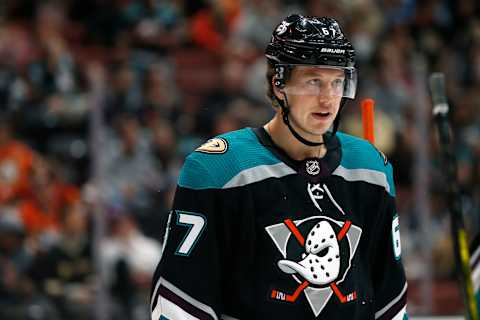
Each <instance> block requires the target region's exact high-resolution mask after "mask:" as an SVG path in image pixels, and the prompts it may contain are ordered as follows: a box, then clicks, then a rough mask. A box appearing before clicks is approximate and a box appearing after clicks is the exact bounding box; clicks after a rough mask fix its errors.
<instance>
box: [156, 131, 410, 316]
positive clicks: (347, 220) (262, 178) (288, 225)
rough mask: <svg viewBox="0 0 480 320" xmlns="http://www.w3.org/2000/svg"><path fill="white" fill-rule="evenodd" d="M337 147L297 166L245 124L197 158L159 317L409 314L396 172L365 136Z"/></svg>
mask: <svg viewBox="0 0 480 320" xmlns="http://www.w3.org/2000/svg"><path fill="white" fill-rule="evenodd" d="M327 141H328V142H327V149H328V152H327V154H326V155H325V157H324V158H322V159H320V161H318V159H310V160H308V161H303V162H297V161H294V160H292V159H291V158H289V157H288V156H287V155H286V154H285V153H284V152H282V150H281V149H279V148H277V147H276V146H275V145H274V143H273V142H272V140H271V139H270V137H269V135H268V134H267V133H266V132H265V130H264V129H263V128H257V129H252V128H245V129H242V130H239V131H234V132H230V133H227V134H224V135H221V136H219V137H217V138H214V139H211V140H209V141H208V142H207V143H205V144H204V145H202V146H201V147H199V148H198V149H197V150H196V151H195V152H193V153H192V154H191V155H189V156H188V157H187V159H186V161H185V164H184V166H183V168H182V171H181V173H180V177H179V181H178V187H177V190H176V194H175V199H174V205H173V210H172V211H171V214H170V217H169V221H168V226H167V231H166V234H165V240H164V250H163V253H162V258H161V260H160V263H159V265H158V268H157V270H156V272H155V275H154V279H153V284H152V296H151V313H152V319H154V320H158V319H352V320H353V319H395V320H402V319H406V318H407V314H406V291H407V283H406V280H405V275H404V270H403V266H402V262H401V244H400V231H399V221H398V216H397V213H396V209H395V187H394V183H393V178H392V167H391V165H390V164H389V163H388V161H387V160H386V158H385V157H384V156H383V154H382V153H381V152H379V151H378V150H377V149H376V148H374V147H373V146H372V145H371V144H370V143H368V142H367V141H365V140H362V139H359V138H356V137H353V136H349V135H346V134H343V133H337V135H336V136H333V137H331V138H330V139H328V140H327ZM299 166H300V167H299Z"/></svg>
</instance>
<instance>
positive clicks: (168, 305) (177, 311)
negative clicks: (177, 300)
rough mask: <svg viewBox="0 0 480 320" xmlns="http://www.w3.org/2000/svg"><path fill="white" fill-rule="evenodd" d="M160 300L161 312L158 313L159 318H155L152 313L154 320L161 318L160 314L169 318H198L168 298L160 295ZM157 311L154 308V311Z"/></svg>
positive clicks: (184, 319)
mask: <svg viewBox="0 0 480 320" xmlns="http://www.w3.org/2000/svg"><path fill="white" fill-rule="evenodd" d="M159 302H160V309H161V312H160V314H158V318H154V315H153V313H152V320H158V319H160V316H164V317H165V318H167V319H168V320H177V319H178V320H198V318H197V317H194V316H192V315H191V314H189V313H188V312H186V311H185V310H183V309H182V308H180V307H179V306H177V305H176V304H174V303H172V302H170V301H169V300H168V299H165V298H163V297H160V298H159ZM155 311H156V310H154V313H155ZM156 315H157V314H156Z"/></svg>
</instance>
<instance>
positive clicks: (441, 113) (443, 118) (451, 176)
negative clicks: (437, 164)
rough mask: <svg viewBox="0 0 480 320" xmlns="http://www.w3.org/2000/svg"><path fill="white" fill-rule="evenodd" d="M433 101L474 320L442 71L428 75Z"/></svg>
mask: <svg viewBox="0 0 480 320" xmlns="http://www.w3.org/2000/svg"><path fill="white" fill-rule="evenodd" d="M429 85H430V91H431V94H432V102H433V116H434V118H435V124H436V126H437V131H438V137H439V140H440V156H441V161H442V169H443V172H444V173H445V175H446V176H447V181H448V182H449V183H448V189H447V190H446V193H447V199H448V209H449V212H450V221H451V231H452V241H453V251H454V257H455V266H456V271H457V276H458V280H459V284H460V289H461V291H462V293H463V299H464V300H463V301H464V303H465V309H466V315H467V319H470V320H477V319H478V318H479V315H478V311H477V302H476V299H475V295H474V292H473V284H472V276H471V270H470V252H469V248H468V242H467V234H466V231H465V222H464V220H463V206H462V201H461V197H460V191H459V187H458V181H457V159H456V157H455V153H454V150H453V141H452V140H453V137H452V128H451V125H450V120H449V111H450V108H449V106H448V101H447V96H446V93H445V76H444V74H443V73H439V72H438V73H433V74H432V75H431V76H430V79H429Z"/></svg>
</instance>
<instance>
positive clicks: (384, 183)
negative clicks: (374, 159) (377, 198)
mask: <svg viewBox="0 0 480 320" xmlns="http://www.w3.org/2000/svg"><path fill="white" fill-rule="evenodd" d="M332 175H336V176H340V177H342V178H344V179H345V180H347V181H365V182H368V183H371V184H376V185H378V186H381V187H384V188H385V190H387V192H388V193H390V185H389V184H388V180H387V175H386V174H385V173H384V172H380V171H377V170H371V169H347V168H345V167H343V166H338V168H337V169H335V171H333V173H332Z"/></svg>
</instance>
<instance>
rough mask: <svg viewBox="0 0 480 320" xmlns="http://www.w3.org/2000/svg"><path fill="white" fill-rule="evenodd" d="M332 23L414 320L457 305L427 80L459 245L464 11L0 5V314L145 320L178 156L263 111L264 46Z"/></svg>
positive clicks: (473, 122)
mask: <svg viewBox="0 0 480 320" xmlns="http://www.w3.org/2000/svg"><path fill="white" fill-rule="evenodd" d="M293 12H298V13H304V14H309V15H318V16H324V15H326V16H331V17H335V18H337V19H338V20H339V21H340V22H341V25H342V26H343V27H344V32H345V33H346V34H347V35H348V37H349V39H350V40H351V41H352V42H353V44H354V46H355V48H356V51H357V59H358V68H359V73H360V80H359V85H360V88H359V94H358V95H357V99H356V100H355V101H354V102H351V103H349V104H348V105H347V107H346V108H345V109H344V112H343V117H342V125H341V130H343V131H346V132H349V133H353V134H355V135H358V136H361V117H360V114H359V104H360V101H361V99H362V98H365V97H371V98H373V99H375V100H376V124H375V125H376V138H377V145H378V147H379V149H381V150H382V151H383V152H384V153H385V154H386V155H387V156H388V157H389V159H390V161H391V162H392V163H393V165H394V168H395V179H396V186H397V206H398V212H399V216H400V221H401V226H402V249H403V261H404V264H405V268H406V272H407V277H408V280H409V298H408V299H409V302H408V303H409V313H410V314H411V315H452V314H453V315H454V314H460V313H461V312H462V308H463V306H462V300H461V295H460V292H459V290H458V287H457V285H456V283H455V276H454V265H453V255H452V247H451V240H450V230H449V218H448V213H447V211H446V200H445V198H444V195H443V191H444V189H445V187H446V186H447V185H448V184H449V181H446V180H445V179H444V178H443V177H442V175H441V172H440V169H439V160H438V145H437V142H436V141H437V140H436V136H435V132H434V128H433V127H432V122H431V116H430V113H431V112H430V110H431V102H430V99H429V96H428V90H427V80H426V79H427V77H428V74H429V73H430V72H432V71H441V72H444V73H445V74H446V78H447V91H448V95H449V98H450V105H451V107H452V109H453V113H452V121H453V123H454V131H455V137H456V140H455V144H454V145H455V148H456V152H457V155H458V160H459V166H458V173H457V175H458V179H459V181H460V188H461V193H462V202H463V205H464V208H465V219H466V220H467V225H468V229H469V230H468V231H469V237H470V240H471V239H472V237H473V235H474V234H475V233H477V232H478V231H479V229H480V228H479V226H480V210H479V209H480V112H479V111H480V3H479V2H478V1H475V0H462V1H454V0H424V1H415V0H383V1H381V0H376V1H375V0H321V1H320V0H303V1H300V0H298V1H295V0H63V1H47V0H45V1H40V0H39V1H35V0H2V1H0V318H1V319H71V320H74V319H93V318H94V317H96V319H117V320H118V319H134V320H137V319H138V320H141V319H148V318H149V310H148V309H149V307H148V300H149V290H150V279H151V276H152V273H153V270H154V267H155V265H156V263H157V262H158V259H159V256H160V252H161V242H162V237H163V232H164V224H165V218H166V216H167V214H168V211H169V208H170V206H171V202H172V196H173V192H174V189H175V186H176V179H177V176H178V172H179V169H180V168H181V165H182V161H183V158H184V157H185V155H187V154H188V153H190V152H191V151H192V150H194V149H195V148H196V147H197V146H198V145H199V144H201V143H202V142H203V141H204V140H205V139H208V138H210V137H212V136H214V135H217V134H220V133H223V132H226V131H230V130H235V129H239V128H241V127H244V126H252V127H253V126H259V125H261V124H263V123H264V122H265V121H267V120H268V119H269V118H270V117H271V116H272V114H273V110H272V108H271V107H270V106H269V104H268V100H267V99H266V97H265V89H266V86H265V71H266V65H265V58H264V56H263V51H264V48H265V46H266V44H267V42H268V41H269V39H270V35H271V32H272V30H273V28H274V26H275V25H276V24H277V23H279V22H280V21H281V19H282V18H283V17H285V16H287V15H288V14H290V13H293Z"/></svg>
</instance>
